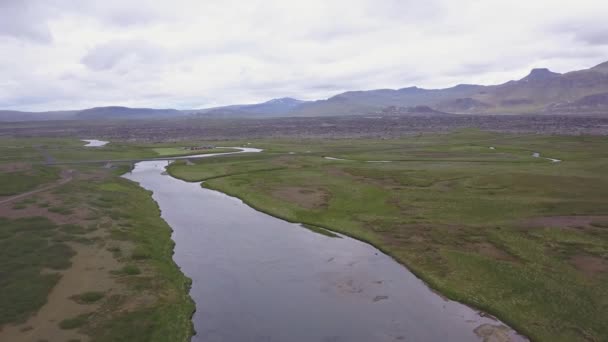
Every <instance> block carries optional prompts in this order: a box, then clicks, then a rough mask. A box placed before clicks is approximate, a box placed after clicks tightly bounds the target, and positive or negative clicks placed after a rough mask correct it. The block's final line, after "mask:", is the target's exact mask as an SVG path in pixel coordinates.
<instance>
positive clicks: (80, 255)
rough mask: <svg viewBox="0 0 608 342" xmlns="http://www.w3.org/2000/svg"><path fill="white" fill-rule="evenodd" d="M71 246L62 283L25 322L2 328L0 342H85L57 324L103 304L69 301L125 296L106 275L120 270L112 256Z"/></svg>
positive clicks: (122, 287) (88, 247)
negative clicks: (95, 295)
mask: <svg viewBox="0 0 608 342" xmlns="http://www.w3.org/2000/svg"><path fill="white" fill-rule="evenodd" d="M70 246H71V247H72V248H73V249H74V250H76V255H75V256H74V257H73V258H72V259H71V262H72V266H71V267H70V268H69V269H67V270H64V271H61V272H60V273H61V275H62V276H61V279H60V280H59V282H58V283H57V285H55V287H54V288H53V290H52V291H51V293H50V294H49V296H48V298H47V303H46V304H45V305H44V306H43V307H42V308H40V310H39V311H38V312H37V313H36V314H35V315H33V316H31V317H30V318H29V319H28V320H27V321H26V322H24V323H22V324H19V325H6V326H4V327H3V328H2V330H0V340H1V341H42V340H49V341H69V340H80V341H87V340H88V339H89V338H88V336H86V335H83V334H81V333H79V332H78V331H77V330H64V329H61V328H60V327H59V325H58V323H59V322H60V321H62V320H64V319H67V318H72V317H75V316H78V315H81V314H85V313H88V312H91V311H94V310H96V309H97V308H98V307H99V305H101V304H102V303H95V304H89V305H82V304H79V303H77V302H76V301H74V300H72V299H71V298H72V297H73V296H75V295H78V294H81V293H84V292H89V291H99V292H104V293H106V294H108V295H112V294H117V293H124V292H125V285H122V284H120V283H119V282H117V281H116V279H114V278H113V277H112V276H111V274H110V273H109V270H112V269H115V268H118V267H120V263H119V262H118V261H117V260H116V259H115V258H114V257H113V256H112V253H111V252H109V251H107V250H106V249H105V248H101V247H98V246H95V245H86V246H85V245H81V244H77V243H71V244H70Z"/></svg>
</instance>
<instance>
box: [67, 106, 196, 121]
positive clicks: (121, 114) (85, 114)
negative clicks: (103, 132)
mask: <svg viewBox="0 0 608 342" xmlns="http://www.w3.org/2000/svg"><path fill="white" fill-rule="evenodd" d="M183 115H185V114H184V113H183V112H181V111H179V110H176V109H151V108H129V107H118V106H112V107H95V108H90V109H84V110H80V111H78V112H76V114H75V117H76V118H77V119H96V120H98V119H153V118H166V117H176V116H183Z"/></svg>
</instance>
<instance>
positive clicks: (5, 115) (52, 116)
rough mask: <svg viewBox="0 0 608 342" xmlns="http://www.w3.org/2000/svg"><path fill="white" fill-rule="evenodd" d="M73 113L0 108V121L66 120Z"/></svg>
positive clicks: (73, 112)
mask: <svg viewBox="0 0 608 342" xmlns="http://www.w3.org/2000/svg"><path fill="white" fill-rule="evenodd" d="M75 113H76V111H74V110H63V111H52V112H22V111H18V110H0V122H2V121H4V122H9V121H15V122H16V121H47V120H66V119H70V118H73V117H74V114H75Z"/></svg>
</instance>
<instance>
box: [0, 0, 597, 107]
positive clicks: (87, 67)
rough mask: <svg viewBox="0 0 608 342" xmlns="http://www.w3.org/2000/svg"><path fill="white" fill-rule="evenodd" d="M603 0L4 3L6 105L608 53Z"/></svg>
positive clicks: (427, 72) (197, 100)
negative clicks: (557, 2) (555, 0)
mask: <svg viewBox="0 0 608 342" xmlns="http://www.w3.org/2000/svg"><path fill="white" fill-rule="evenodd" d="M606 17H608V3H606V2H605V1H592V0H578V1H561V2H560V4H559V5H557V4H556V3H555V2H554V1H549V0H537V1H524V0H512V1H509V2H506V1H499V0H485V1H476V0H463V1H449V0H431V1H413V0H350V1H345V0H329V1H327V0H309V1H306V2H304V1H286V0H285V1H279V0H265V1H263V0H249V1H245V0H242V1H237V0H225V1H222V2H219V1H198V0H175V1H171V2H169V1H160V0H159V1H152V0H149V1H144V0H139V1H124V0H106V1H103V2H101V1H94V0H86V1H85V0H83V1H78V2H75V1H69V0H0V51H2V53H1V54H0V74H1V75H2V76H3V77H2V81H0V107H3V108H14V109H24V110H47V109H65V108H83V107H90V106H99V105H113V104H116V105H130V106H149V107H176V108H192V107H205V106H212V105H219V104H231V103H243V102H256V101H262V100H267V99H269V98H272V97H282V96H293V97H298V98H303V99H316V98H324V97H328V96H331V95H333V94H335V93H337V92H341V91H345V90H355V89H374V88H389V87H390V88H401V87H406V86H411V85H418V86H424V87H446V86H451V85H454V84H457V83H484V84H490V83H499V82H504V81H507V80H509V79H513V78H519V77H523V76H524V75H525V74H526V73H527V71H528V70H529V69H530V68H532V67H541V66H544V67H549V68H552V69H555V70H556V71H560V72H564V71H569V70H572V69H577V68H585V67H589V66H592V65H593V64H596V63H600V62H602V61H604V60H606V59H608V57H607V56H608V40H607V39H606V36H608V35H607V32H606V29H605V25H604V21H605V18H606Z"/></svg>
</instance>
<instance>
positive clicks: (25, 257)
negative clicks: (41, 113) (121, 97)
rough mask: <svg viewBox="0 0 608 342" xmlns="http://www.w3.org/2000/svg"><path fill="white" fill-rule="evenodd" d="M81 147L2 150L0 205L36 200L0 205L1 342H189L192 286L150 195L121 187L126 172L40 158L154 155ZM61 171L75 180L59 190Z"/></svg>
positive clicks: (32, 145)
mask: <svg viewBox="0 0 608 342" xmlns="http://www.w3.org/2000/svg"><path fill="white" fill-rule="evenodd" d="M82 144H83V143H82V142H80V141H78V140H77V139H11V140H9V139H2V140H0V155H2V156H3V158H2V159H1V160H0V180H1V181H0V195H5V196H4V197H0V200H6V199H10V196H8V195H14V194H19V193H23V192H27V191H31V190H36V189H42V190H43V191H40V192H36V193H33V194H31V195H30V196H28V197H25V198H19V199H17V200H14V201H12V202H5V203H2V204H0V275H1V276H0V340H2V341H5V340H6V341H38V340H49V341H67V340H80V341H187V340H189V338H190V336H191V335H192V333H193V331H192V323H191V315H192V313H193V310H194V304H193V302H192V301H191V299H190V298H189V295H188V289H189V286H190V280H189V279H188V278H186V277H185V276H184V275H183V274H182V273H181V271H180V270H179V268H178V267H177V266H176V265H175V263H174V262H173V260H172V253H173V241H172V240H171V238H170V234H171V229H170V227H169V226H167V224H166V223H165V222H164V221H163V220H162V219H161V218H160V212H159V209H158V207H157V205H156V203H155V202H154V201H153V200H152V198H151V196H150V193H149V192H148V191H146V190H144V189H142V188H140V187H139V186H138V185H137V184H134V183H132V182H130V181H128V180H125V179H123V178H121V177H120V175H121V174H123V173H124V172H126V171H128V169H129V165H126V164H125V165H120V164H118V165H117V166H116V167H115V168H113V169H105V168H102V167H101V166H102V165H101V164H99V165H95V164H86V165H76V164H72V165H68V166H61V165H56V166H45V165H44V162H45V160H46V158H47V154H50V155H51V156H52V157H53V158H56V159H57V157H61V158H62V159H64V160H69V161H78V160H92V159H93V160H96V159H103V158H108V157H109V158H114V157H119V158H123V157H125V156H128V157H134V158H143V157H146V156H154V157H156V156H157V154H156V153H154V152H153V150H152V147H149V146H145V147H142V146H136V145H122V144H116V145H117V146H113V147H112V146H111V145H109V146H108V148H107V149H106V148H105V147H104V148H94V149H93V148H85V147H82ZM41 149H44V150H45V151H42V150H41ZM2 152H6V153H2ZM68 168H69V169H71V170H72V171H73V175H74V176H73V179H71V181H69V182H66V183H58V179H59V174H60V173H62V171H63V172H65V171H66V170H67V169H68ZM17 180H20V181H17ZM15 184H18V185H19V186H18V187H16V186H15ZM53 184H55V185H57V186H56V187H54V188H52V189H51V188H49V187H48V186H49V185H53Z"/></svg>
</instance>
